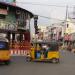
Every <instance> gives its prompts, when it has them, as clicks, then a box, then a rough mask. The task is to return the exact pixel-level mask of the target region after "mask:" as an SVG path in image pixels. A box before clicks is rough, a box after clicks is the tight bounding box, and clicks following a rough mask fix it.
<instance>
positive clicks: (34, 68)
mask: <svg viewBox="0 0 75 75" xmlns="http://www.w3.org/2000/svg"><path fill="white" fill-rule="evenodd" d="M60 55H61V57H60V63H59V64H52V63H43V62H42V63H40V62H26V61H25V57H19V56H16V57H12V63H11V64H10V65H9V66H5V65H0V75H75V54H73V53H70V52H63V51H62V52H61V54H60Z"/></svg>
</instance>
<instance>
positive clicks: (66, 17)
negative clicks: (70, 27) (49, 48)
mask: <svg viewBox="0 0 75 75" xmlns="http://www.w3.org/2000/svg"><path fill="white" fill-rule="evenodd" d="M67 19H68V5H67V6H66V15H65V25H64V36H65V31H66V28H67ZM64 43H65V39H63V46H64Z"/></svg>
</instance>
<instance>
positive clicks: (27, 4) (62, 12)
mask: <svg viewBox="0 0 75 75" xmlns="http://www.w3.org/2000/svg"><path fill="white" fill-rule="evenodd" d="M16 2H17V5H18V6H20V7H22V8H25V9H27V10H29V11H31V12H32V13H34V14H36V15H40V16H46V17H49V18H51V19H47V18H43V17H39V19H38V25H47V26H50V25H51V24H52V23H56V22H60V20H64V19H65V17H66V6H67V5H68V7H69V8H68V12H69V13H72V11H73V7H74V5H75V0H16ZM34 4H40V5H34ZM41 4H46V5H55V6H44V5H41ZM58 6H59V7H58ZM58 19H60V20H58ZM32 24H33V23H32ZM31 30H32V31H33V27H32V29H31Z"/></svg>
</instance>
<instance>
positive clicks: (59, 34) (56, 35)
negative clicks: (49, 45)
mask: <svg viewBox="0 0 75 75" xmlns="http://www.w3.org/2000/svg"><path fill="white" fill-rule="evenodd" d="M47 30H48V40H62V38H63V26H61V25H59V24H52V25H51V26H48V27H47Z"/></svg>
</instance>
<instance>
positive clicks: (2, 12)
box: [0, 9, 8, 15]
mask: <svg viewBox="0 0 75 75" xmlns="http://www.w3.org/2000/svg"><path fill="white" fill-rule="evenodd" d="M0 14H3V15H7V14H8V12H7V10H6V9H0Z"/></svg>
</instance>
